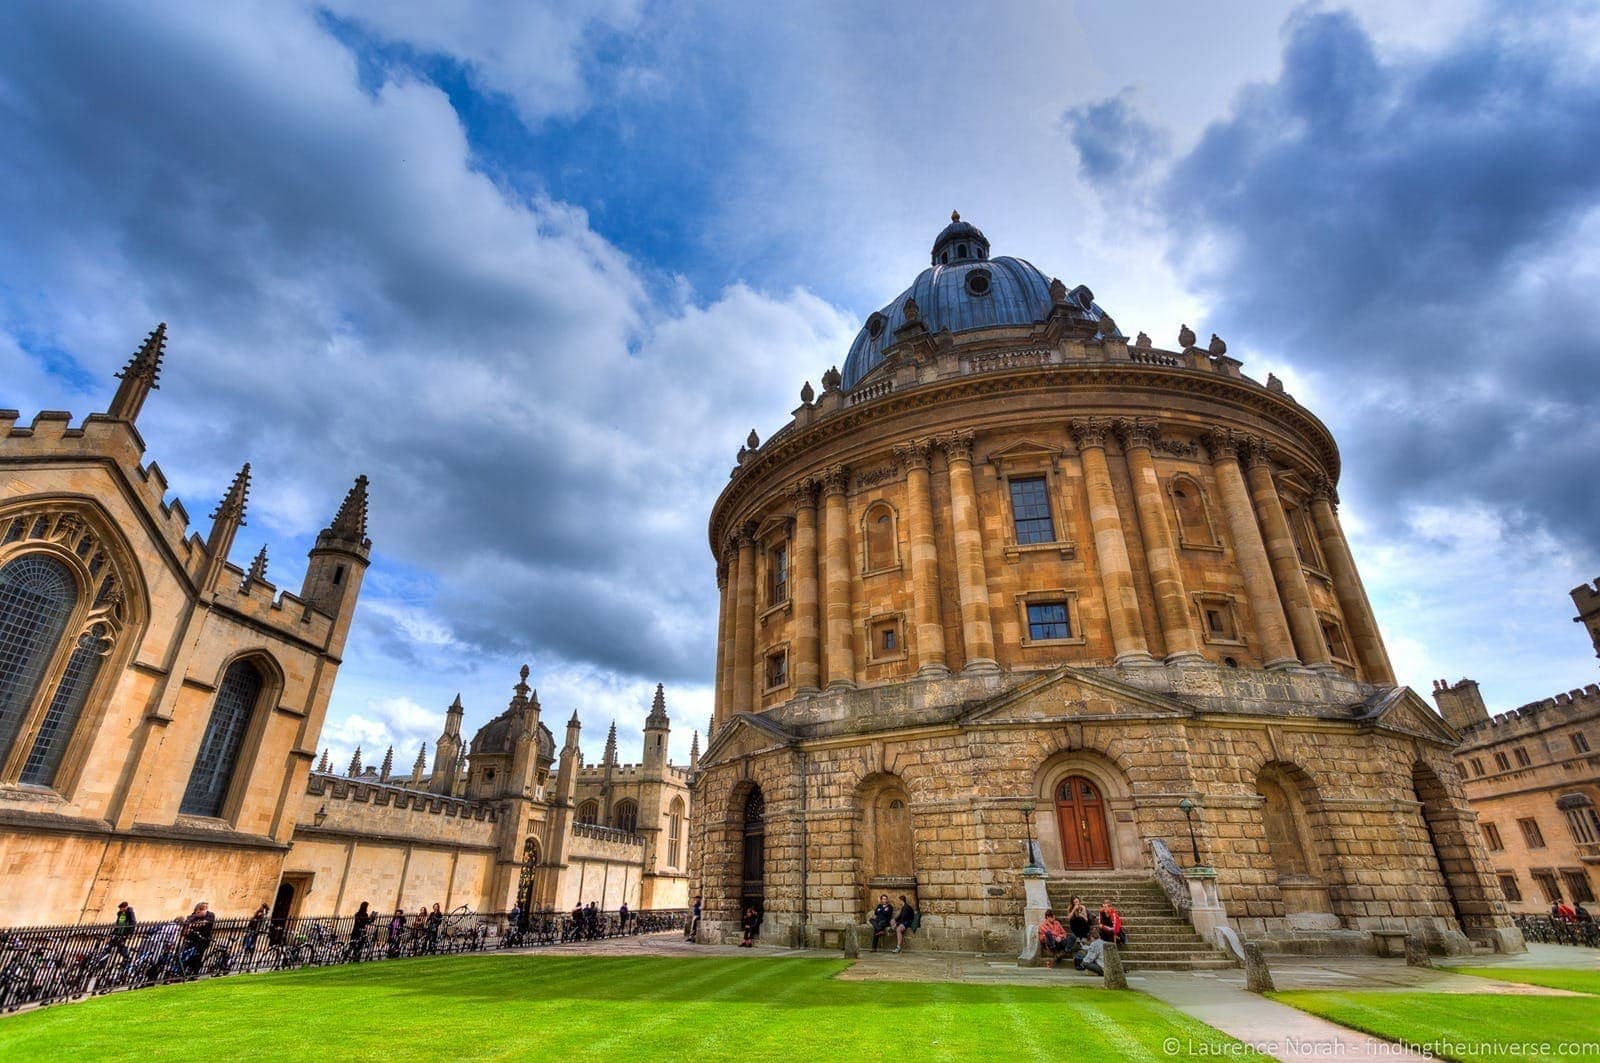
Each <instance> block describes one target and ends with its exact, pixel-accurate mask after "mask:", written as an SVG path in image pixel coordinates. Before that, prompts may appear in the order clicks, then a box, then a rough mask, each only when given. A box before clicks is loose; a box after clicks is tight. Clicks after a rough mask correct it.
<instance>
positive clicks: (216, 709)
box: [179, 661, 263, 816]
mask: <svg viewBox="0 0 1600 1063" xmlns="http://www.w3.org/2000/svg"><path fill="white" fill-rule="evenodd" d="M262 685H263V684H262V680H261V672H260V670H258V669H257V668H256V666H255V665H253V664H251V663H250V662H249V661H235V662H234V663H233V664H231V665H229V667H228V670H227V672H225V673H224V674H223V676H222V685H221V686H219V687H218V688H217V700H216V702H215V703H214V704H213V706H212V708H211V719H210V720H209V721H208V722H207V723H206V733H205V737H204V738H202V739H201V740H200V752H199V753H197V754H196V755H195V758H194V771H192V772H190V774H189V786H188V788H187V789H186V790H184V792H183V804H182V805H180V806H179V811H180V812H184V813H187V814H189V815H191V816H220V815H222V804H223V802H224V801H226V800H227V797H228V787H229V785H230V784H231V783H232V782H233V771H234V768H235V767H236V766H237V765H238V761H239V750H240V749H241V748H242V747H243V746H244V736H245V732H246V731H247V730H248V729H249V727H250V717H251V715H252V714H253V713H254V712H255V707H256V702H257V701H258V700H259V699H260V697H261V687H262Z"/></svg>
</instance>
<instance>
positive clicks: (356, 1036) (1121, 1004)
mask: <svg viewBox="0 0 1600 1063" xmlns="http://www.w3.org/2000/svg"><path fill="white" fill-rule="evenodd" d="M846 966H847V964H846V963H845V961H842V960H812V959H795V958H788V957H772V956H749V957H744V956H741V957H721V958H714V959H713V958H706V959H676V958H667V957H633V958H621V957H619V958H612V957H592V956H552V955H531V956H528V955H523V956H508V955H503V956H474V957H441V958H438V959H424V960H405V961H401V962H388V963H376V964H371V965H366V966H361V967H336V968H326V969H323V970H312V971H302V972H293V973H287V974H274V975H249V976H241V977H233V978H226V979H218V980H215V981H211V982H198V983H191V984H189V985H180V986H170V987H164V988H156V989H143V990H137V991H135V992H132V993H121V994H116V995H113V996H110V997H100V998H97V999H94V1000H89V1001H85V1002H84V1003H81V1004H71V1005H61V1006H57V1007H52V1008H47V1009H45V1010H43V1011H38V1012H32V1013H28V1014H22V1015H15V1016H11V1017H9V1018H4V1019H0V1059H5V1060H8V1061H9V1060H20V1059H69V1058H77V1059H140V1060H155V1059H179V1058H182V1059H220V1060H228V1061H230V1063H232V1061H238V1060H244V1059H251V1060H254V1059H290V1058H305V1057H307V1056H316V1057H321V1058H328V1059H339V1060H358V1059H374V1060H377V1059H382V1060H391V1059H401V1060H404V1059H419V1060H421V1059H426V1060H439V1059H452V1060H453V1059H516V1058H541V1059H552V1060H559V1059H565V1058H578V1059H613V1058H615V1059H623V1058H626V1059H629V1060H634V1061H637V1060H641V1059H643V1060H650V1061H652V1063H653V1061H656V1060H697V1061H698V1060H715V1059H739V1060H750V1059H825V1060H834V1059H873V1060H882V1059H892V1060H895V1061H896V1063H902V1061H907V1060H922V1059H930V1060H931V1059H952V1060H955V1059H959V1060H967V1059H985V1058H994V1059H1007V1060H1012V1059H1036V1060H1056V1059H1061V1058H1064V1057H1066V1056H1073V1057H1076V1058H1079V1059H1095V1060H1100V1059H1145V1060H1160V1059H1171V1058H1174V1056H1172V1055H1171V1054H1165V1053H1163V1052H1162V1051H1161V1044H1162V1042H1163V1040H1165V1039H1166V1038H1176V1039H1177V1041H1178V1043H1179V1044H1181V1045H1182V1046H1183V1047H1184V1049H1185V1050H1188V1049H1190V1048H1191V1047H1192V1048H1193V1050H1194V1051H1195V1052H1196V1053H1198V1054H1208V1055H1212V1056H1215V1055H1217V1054H1219V1052H1221V1051H1225V1050H1226V1046H1229V1045H1231V1044H1233V1042H1232V1041H1231V1040H1230V1039H1229V1038H1227V1037H1226V1036H1224V1035H1223V1034H1220V1033H1218V1032H1217V1031H1216V1030H1213V1029H1211V1028H1210V1027H1208V1026H1205V1025H1203V1024H1201V1023H1199V1022H1197V1021H1195V1020H1193V1019H1190V1018H1188V1017H1187V1016H1184V1015H1181V1014H1179V1013H1178V1012H1176V1011H1174V1010H1172V1009H1171V1008H1169V1007H1167V1006H1166V1005H1164V1004H1162V1003H1160V1002H1159V1001H1156V1000H1154V999H1152V998H1150V997H1147V996H1144V995H1143V994H1140V993H1132V992H1115V991H1110V990H1105V989H1101V988H1098V987H1092V986H1071V987H1068V986H1060V987H1057V986H1041V987H1034V986H988V985H963V984H953V983H915V982H843V981H836V980H834V979H833V975H835V974H837V973H838V972H839V971H841V970H843V969H844V968H845V967H846ZM1207 1050H1209V1052H1208V1051H1207ZM1177 1058H1182V1057H1181V1056H1179V1057H1177Z"/></svg>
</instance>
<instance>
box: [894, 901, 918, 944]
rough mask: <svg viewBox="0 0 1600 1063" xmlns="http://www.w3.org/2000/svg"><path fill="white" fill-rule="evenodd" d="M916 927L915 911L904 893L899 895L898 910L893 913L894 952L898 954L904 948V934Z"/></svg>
mask: <svg viewBox="0 0 1600 1063" xmlns="http://www.w3.org/2000/svg"><path fill="white" fill-rule="evenodd" d="M916 925H917V910H916V909H915V908H913V907H911V900H910V898H908V897H907V896H906V895H905V894H904V893H902V894H900V910H899V911H897V912H895V913H894V950H895V951H896V952H899V951H900V950H901V949H903V948H905V947H906V932H907V931H909V930H912V929H914V928H915V927H916Z"/></svg>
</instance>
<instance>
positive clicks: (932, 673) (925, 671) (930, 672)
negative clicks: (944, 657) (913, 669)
mask: <svg viewBox="0 0 1600 1063" xmlns="http://www.w3.org/2000/svg"><path fill="white" fill-rule="evenodd" d="M949 674H950V669H949V667H948V666H946V665H943V664H925V665H923V666H922V667H921V668H918V669H917V678H918V679H943V678H945V677H946V676H948V675H949Z"/></svg>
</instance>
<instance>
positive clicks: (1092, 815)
mask: <svg viewBox="0 0 1600 1063" xmlns="http://www.w3.org/2000/svg"><path fill="white" fill-rule="evenodd" d="M1056 823H1057V824H1058V826H1059V827H1060V830H1061V858H1062V862H1063V863H1064V864H1065V865H1066V866H1067V867H1068V868H1080V867H1110V866H1111V835H1110V832H1109V831H1107V829H1106V806H1105V802H1104V801H1102V800H1101V799H1100V790H1099V789H1098V788H1097V787H1096V786H1095V784H1094V783H1092V782H1090V781H1089V780H1088V779H1085V778H1084V777H1083V776H1081V775H1073V776H1070V777H1069V778H1066V779H1063V780H1062V781H1061V785H1060V786H1058V787H1057V788H1056Z"/></svg>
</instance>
